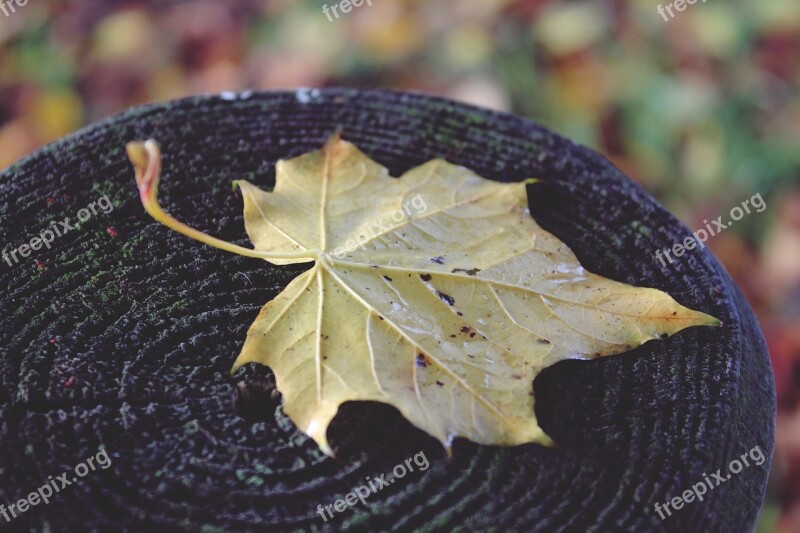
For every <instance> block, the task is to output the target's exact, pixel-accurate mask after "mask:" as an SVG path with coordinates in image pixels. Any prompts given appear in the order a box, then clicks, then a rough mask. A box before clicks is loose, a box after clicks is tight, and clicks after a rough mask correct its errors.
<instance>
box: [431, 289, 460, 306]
mask: <svg viewBox="0 0 800 533" xmlns="http://www.w3.org/2000/svg"><path fill="white" fill-rule="evenodd" d="M436 292H437V294H438V295H439V298H441V299H442V301H443V302H445V303H446V304H447V305H453V304H455V303H456V299H455V298H453V297H452V296H450V295H449V294H445V293H443V292H442V291H436Z"/></svg>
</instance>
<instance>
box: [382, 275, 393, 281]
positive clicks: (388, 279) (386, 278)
mask: <svg viewBox="0 0 800 533" xmlns="http://www.w3.org/2000/svg"><path fill="white" fill-rule="evenodd" d="M383 279H385V280H386V281H392V278H390V277H389V276H383Z"/></svg>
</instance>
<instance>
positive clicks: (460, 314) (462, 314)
mask: <svg viewBox="0 0 800 533" xmlns="http://www.w3.org/2000/svg"><path fill="white" fill-rule="evenodd" d="M456 314H457V315H458V316H464V313H462V312H461V311H456Z"/></svg>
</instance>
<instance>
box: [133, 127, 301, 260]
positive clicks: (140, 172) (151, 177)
mask: <svg viewBox="0 0 800 533" xmlns="http://www.w3.org/2000/svg"><path fill="white" fill-rule="evenodd" d="M126 149H127V152H128V158H129V159H130V160H131V163H133V168H134V170H135V172H136V186H137V187H138V188H139V197H140V198H141V200H142V205H143V206H144V209H145V211H147V213H148V214H149V215H150V216H152V217H153V218H154V219H155V220H156V221H158V222H161V223H162V224H164V225H165V226H167V227H168V228H170V229H173V230H175V231H177V232H178V233H182V234H183V235H186V236H187V237H191V238H192V239H195V240H198V241H200V242H202V243H205V244H209V245H211V246H213V247H215V248H219V249H220V250H225V251H226V252H231V253H234V254H239V255H244V256H247V257H255V258H259V259H309V260H314V259H316V255H315V254H314V252H311V251H305V250H304V251H298V252H282V253H281V252H265V251H259V250H253V249H250V248H244V247H242V246H238V245H236V244H233V243H230V242H228V241H223V240H222V239H217V238H216V237H212V236H211V235H208V234H206V233H203V232H202V231H199V230H197V229H195V228H192V227H190V226H187V225H186V224H184V223H183V222H180V221H179V220H177V219H176V218H173V217H172V216H171V215H170V214H169V213H167V212H166V211H164V209H163V208H162V207H161V204H159V203H158V184H159V180H160V177H161V150H160V149H159V147H158V144H157V143H156V142H155V141H154V140H152V139H150V140H148V141H145V142H141V141H136V142H131V143H128V145H127V146H126Z"/></svg>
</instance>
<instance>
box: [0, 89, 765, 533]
mask: <svg viewBox="0 0 800 533" xmlns="http://www.w3.org/2000/svg"><path fill="white" fill-rule="evenodd" d="M339 128H341V129H342V134H343V137H344V138H345V139H347V140H350V141H353V142H355V143H356V144H357V145H358V146H359V147H360V148H361V149H362V150H364V151H365V152H366V153H367V154H368V155H369V156H371V157H372V158H373V159H375V160H377V161H378V162H380V163H382V164H383V165H385V166H387V167H388V168H389V169H390V171H391V172H392V174H393V175H399V174H400V173H402V172H403V171H405V170H408V169H409V168H411V167H413V166H415V165H418V164H420V163H423V162H424V161H426V160H428V159H430V158H433V157H439V156H442V157H446V158H447V159H448V160H449V161H451V162H454V163H458V164H461V165H464V166H466V167H469V168H471V169H473V170H474V171H476V172H477V173H479V174H481V175H483V176H485V177H487V178H492V179H496V180H501V181H515V180H522V179H525V178H530V177H538V178H542V179H544V180H545V182H540V183H538V184H535V185H530V186H529V196H530V208H531V213H532V215H533V216H534V218H535V219H536V220H537V221H538V222H539V223H540V224H541V225H542V226H543V227H544V228H545V229H547V230H549V231H551V232H552V233H554V234H555V235H556V236H557V237H558V238H560V239H561V240H563V241H564V242H566V243H567V244H568V245H569V246H570V247H571V248H572V250H574V251H575V253H576V254H577V255H578V257H579V259H580V260H581V262H582V263H583V265H584V266H585V267H586V268H587V269H589V270H591V271H594V272H597V273H599V274H602V275H605V276H608V277H611V278H613V279H616V280H619V281H623V282H626V283H630V284H634V285H642V286H649V287H655V288H659V289H662V290H665V291H667V292H669V293H670V294H672V295H673V296H674V297H675V298H676V299H677V300H678V301H680V302H681V303H682V304H684V305H687V306H689V307H691V308H693V309H698V310H702V311H704V312H707V313H710V314H712V315H714V316H716V317H718V318H720V319H721V320H722V321H723V322H724V326H723V327H720V328H694V329H690V330H685V331H683V332H681V333H679V334H678V335H675V336H674V337H672V338H669V339H664V340H661V341H657V342H651V343H648V344H646V345H644V346H642V347H640V348H638V349H636V350H634V351H632V352H630V353H627V354H623V355H619V356H613V357H608V358H604V359H602V360H597V361H591V362H582V361H569V362H562V363H559V364H557V365H555V366H554V367H551V368H549V369H548V370H546V371H545V372H544V373H543V374H542V375H541V376H539V377H538V378H537V380H536V381H535V390H536V396H535V398H536V405H537V407H536V410H537V415H538V417H539V420H540V422H541V424H542V426H543V427H544V429H545V430H546V431H547V432H548V433H549V434H550V435H551V436H552V437H553V438H554V439H555V440H556V441H557V442H558V447H557V448H544V447H541V446H536V445H527V446H518V447H514V448H495V447H485V446H478V445H475V444H472V443H469V442H464V441H461V442H458V443H457V444H456V446H455V450H454V457H453V458H452V459H449V460H448V459H447V458H446V457H445V456H444V452H443V450H442V449H441V447H440V446H439V445H438V444H437V443H436V442H435V441H434V440H433V439H431V438H430V437H428V436H426V435H425V434H423V433H421V432H420V431H418V430H416V429H414V428H413V427H412V426H410V425H409V424H408V423H407V422H405V421H404V420H403V419H402V417H401V416H400V415H399V414H398V412H397V411H396V410H394V409H393V408H391V407H388V406H382V405H377V404H368V403H357V404H347V405H345V406H344V407H343V408H342V410H341V413H340V416H339V417H338V418H337V419H336V421H335V422H334V424H333V425H332V427H331V429H330V432H329V435H330V440H331V442H332V444H333V445H334V447H335V449H336V450H337V451H338V455H339V459H338V460H331V459H328V458H326V457H325V456H323V455H322V454H321V453H320V452H319V450H318V449H317V447H316V445H315V444H314V443H313V442H312V441H311V440H309V439H308V438H306V437H305V436H304V435H303V434H302V433H301V432H299V431H298V430H297V429H296V428H295V427H294V426H293V424H292V423H291V422H290V421H289V420H288V418H287V417H286V416H285V415H284V414H283V413H282V411H281V408H280V396H279V394H278V393H277V392H276V391H275V389H274V378H273V376H272V375H271V373H270V372H269V370H268V369H266V368H263V367H261V368H255V367H254V366H252V365H251V366H248V367H245V368H244V369H242V370H241V371H240V372H239V373H238V374H237V375H235V376H230V375H229V369H230V367H231V365H232V363H233V360H234V359H235V357H236V355H237V354H238V352H239V349H240V348H241V345H242V342H243V340H244V338H245V332H246V330H247V328H248V327H249V325H250V324H251V323H252V321H253V319H254V318H255V316H256V315H257V313H258V311H259V309H260V307H261V306H262V305H264V304H265V303H266V302H267V301H268V300H270V299H272V298H273V297H275V296H276V295H277V294H278V292H280V291H281V290H282V289H283V288H284V287H285V286H286V285H287V284H288V282H289V281H290V280H291V279H293V278H294V277H295V276H296V275H297V273H298V271H301V270H303V269H304V268H305V267H295V268H284V267H272V266H270V265H268V264H267V263H265V262H263V261H259V260H255V259H246V258H243V257H238V256H232V255H229V254H226V253H224V252H221V251H219V250H216V249H212V248H209V247H207V246H203V245H200V244H198V243H197V242H194V241H191V240H189V239H187V238H185V237H183V236H181V235H179V234H177V233H174V232H172V231H170V230H168V229H167V228H165V227H163V226H161V225H160V224H157V223H155V222H154V221H153V220H152V219H151V218H149V217H148V216H147V215H146V214H145V213H144V211H143V209H142V207H141V204H140V203H139V199H138V197H137V194H136V190H135V186H134V183H133V171H132V169H131V166H130V164H129V163H128V161H127V158H126V155H125V152H124V147H125V143H126V142H128V141H131V140H138V139H145V138H151V137H152V138H155V139H157V140H158V141H159V143H160V144H161V147H162V150H163V152H164V179H163V184H162V203H163V204H164V205H165V206H166V207H167V209H168V210H170V211H171V212H172V213H173V214H174V215H175V216H176V217H177V218H179V219H181V220H184V221H186V222H187V223H189V224H191V225H193V226H195V227H197V228H200V229H202V230H204V231H206V232H208V233H210V234H212V235H216V236H219V237H221V238H224V239H226V240H231V241H236V242H239V243H240V244H242V245H247V246H249V242H248V241H247V239H246V236H245V233H244V229H243V220H242V202H241V199H240V198H239V197H238V196H237V194H236V193H235V192H233V191H232V190H231V187H230V182H231V180H233V179H240V178H245V179H248V180H250V181H252V182H254V183H256V184H258V185H260V186H263V187H270V186H272V185H273V184H274V165H275V161H276V160H278V159H280V158H288V157H292V156H296V155H299V154H302V153H304V152H306V151H309V150H313V149H317V148H319V147H320V146H321V145H322V143H323V142H324V141H325V140H326V139H327V137H328V136H329V135H331V134H332V133H334V132H335V131H336V130H337V129H339ZM102 195H107V196H108V197H109V198H110V199H111V200H112V201H113V203H114V210H113V211H111V212H110V213H108V214H104V213H98V214H97V215H96V216H94V217H92V218H91V220H88V221H87V222H86V223H85V224H83V225H82V226H81V227H80V228H79V229H75V230H74V231H70V232H69V233H67V234H65V235H63V236H62V237H59V238H57V239H56V240H55V242H53V244H52V248H51V249H49V250H48V249H43V250H39V251H36V252H34V254H33V255H32V256H30V257H27V258H23V260H22V261H21V262H20V263H19V264H14V265H13V266H12V267H9V266H8V265H7V264H6V263H5V262H3V263H2V264H1V266H0V269H1V270H0V278H2V285H0V286H2V299H1V300H0V311H2V314H0V346H1V347H2V348H0V349H1V350H2V351H1V352H0V449H2V452H3V453H2V455H0V503H3V504H5V505H9V504H10V503H13V502H16V501H17V500H19V499H20V498H24V497H26V496H27V495H28V493H30V492H32V491H35V490H36V489H37V488H38V487H39V486H41V485H42V484H44V483H46V482H47V479H48V476H53V477H55V476H57V475H59V474H61V473H62V472H64V471H69V472H71V471H72V469H73V467H74V466H75V465H77V464H79V463H80V462H82V461H83V460H85V459H86V458H88V457H90V456H93V455H94V454H96V453H97V450H98V447H99V446H104V447H105V449H106V450H107V451H108V454H109V456H110V457H111V459H112V464H111V466H110V467H109V468H108V469H97V470H96V471H93V472H90V473H88V474H87V475H86V476H85V477H84V478H82V479H80V480H78V481H77V482H75V483H74V484H72V485H71V486H69V487H66V488H65V489H63V491H62V492H60V493H58V494H57V495H55V496H53V497H52V498H51V502H50V503H49V504H48V505H43V504H39V505H37V506H36V507H33V508H31V509H30V510H28V511H27V512H26V513H24V514H23V515H22V516H20V517H18V518H16V519H14V520H13V521H12V522H11V523H6V522H5V521H4V519H3V518H2V516H0V529H34V530H41V529H42V528H43V527H45V525H46V526H48V527H49V528H50V530H52V531H70V530H71V531H84V530H99V531H109V530H116V531H121V530H149V531H167V530H169V531H172V530H176V529H185V530H193V531H197V530H204V531H205V530H209V531H210V530H216V529H217V528H219V529H223V530H229V531H240V530H242V531H245V530H263V531H297V530H306V531H334V530H338V529H340V528H344V527H346V528H348V530H352V531H368V530H369V531H375V530H399V531H409V530H417V529H418V530H424V531H433V530H451V529H453V528H456V527H458V526H464V527H466V528H467V529H469V530H473V529H474V530H485V529H491V528H496V529H497V530H502V531H559V530H565V531H586V530H589V531H608V530H635V531H645V530H667V529H682V530H704V531H742V530H747V529H750V528H752V527H753V524H754V523H755V520H756V517H757V513H758V510H759V507H760V504H761V501H762V498H763V494H764V490H765V483H766V479H767V473H768V470H769V460H767V462H766V463H764V464H763V465H761V466H752V467H749V468H745V469H744V470H743V472H742V473H741V474H739V475H737V476H734V477H732V478H731V479H730V480H728V481H727V482H726V483H725V484H724V485H721V486H719V487H717V488H715V489H714V490H712V491H709V493H708V494H707V495H706V497H705V500H704V501H703V502H693V503H690V504H687V505H686V506H685V507H684V508H683V509H681V510H680V511H676V512H673V514H672V516H671V517H669V518H667V520H664V521H662V520H661V519H660V518H659V516H658V514H657V513H656V512H655V510H654V505H655V504H656V503H657V502H659V503H663V502H664V501H666V500H667V499H668V498H671V497H674V496H677V495H679V494H680V493H682V492H683V491H684V490H685V489H687V488H689V487H690V486H691V485H692V484H694V483H697V482H700V481H702V479H703V477H704V475H706V474H710V473H711V472H715V471H716V470H717V469H723V471H725V469H726V468H727V465H728V464H729V462H730V461H731V460H733V459H735V458H737V457H739V456H740V455H741V454H743V453H746V452H747V451H748V450H750V449H752V448H753V447H755V446H759V447H760V449H761V450H763V452H764V454H765V455H766V456H767V457H769V456H770V455H771V452H772V448H773V432H774V416H775V398H774V385H773V381H772V373H771V369H770V366H769V361H768V357H767V352H766V348H765V345H764V342H763V340H762V337H761V334H760V331H759V328H758V326H757V323H756V321H755V318H754V316H753V314H752V312H751V310H750V308H749V307H748V305H747V303H746V302H745V301H744V300H743V299H742V296H741V294H740V293H739V291H738V290H737V289H736V287H734V285H733V284H732V282H731V280H730V278H729V277H728V276H727V275H726V273H725V272H724V270H723V269H722V268H721V267H720V265H719V264H718V263H717V261H716V260H715V259H714V258H713V257H712V256H711V255H710V254H709V253H707V252H706V251H705V250H697V249H696V250H691V251H689V252H687V254H686V255H685V256H683V257H682V258H680V260H679V261H676V262H675V263H673V264H668V265H667V266H666V267H665V266H662V265H661V264H660V263H659V262H658V261H657V260H656V259H655V258H654V253H655V252H656V250H659V249H663V248H666V247H671V246H672V245H673V244H674V243H678V242H681V241H683V240H684V238H685V237H687V236H688V235H689V231H688V230H687V228H685V227H684V226H683V225H681V224H680V223H679V222H678V221H677V220H676V219H675V218H674V217H673V216H671V215H670V214H669V213H668V212H666V211H665V210H664V209H663V208H662V207H660V206H659V205H658V204H657V203H656V202H655V201H654V200H653V199H652V198H651V197H650V196H649V195H648V194H647V193H646V192H644V191H643V190H642V189H641V188H640V187H639V186H637V185H636V184H634V183H633V182H632V181H631V180H629V179H627V178H626V177H625V176H624V175H622V173H621V172H620V171H618V170H617V169H615V168H614V167H613V166H612V165H611V164H610V163H608V162H607V161H606V160H605V159H603V158H602V157H601V156H599V155H597V154H595V153H593V152H591V151H589V150H587V149H585V148H582V147H579V146H576V145H574V144H572V143H571V142H569V141H568V140H566V139H564V138H562V137H560V136H558V135H556V134H553V133H551V132H549V131H547V130H545V129H543V128H542V127H540V126H538V125H536V124H534V123H532V122H530V121H527V120H524V119H521V118H517V117H514V116H510V115H506V114H501V113H494V112H490V111H485V110H481V109H476V108H473V107H469V106H465V105H461V104H456V103H453V102H450V101H447V100H442V99H438V98H432V97H428V96H421V95H413V94H404V93H394V92H382V91H357V90H323V91H299V92H297V93H293V92H277V93H274V92H273V93H251V94H240V95H228V96H227V97H226V96H221V97H197V98H190V99H185V100H180V101H176V102H170V103H166V104H159V105H151V106H145V107H140V108H135V109H132V110H130V111H127V112H125V113H123V114H121V115H118V116H116V117H113V118H111V119H109V120H106V121H104V122H101V123H99V124H96V125H93V126H91V127H89V128H86V129H84V130H82V131H80V132H78V133H77V134H76V135H73V136H71V137H68V138H66V139H63V140H61V141H59V142H56V143H54V144H52V145H49V146H46V147H44V148H42V149H41V150H39V151H37V152H36V153H34V154H33V155H31V156H30V157H28V158H26V159H24V160H23V161H21V162H19V163H18V164H16V165H14V166H12V167H11V168H9V169H6V170H5V171H3V172H2V173H0V209H2V225H1V226H2V227H0V242H2V243H5V245H6V249H10V248H13V247H16V246H19V245H20V244H22V243H23V242H28V241H29V240H30V239H31V238H32V237H33V236H35V235H37V234H38V233H39V232H40V231H42V230H43V229H46V227H47V226H48V225H49V224H50V222H51V221H52V220H63V219H64V217H70V218H71V219H74V218H75V216H76V213H77V211H78V210H79V209H80V208H82V207H86V206H87V205H88V204H90V203H91V202H92V201H95V200H97V199H98V198H99V197H101V196H102ZM109 228H111V229H109ZM34 260H36V261H38V262H39V263H37V262H35V261H34ZM419 452H424V454H425V457H426V458H427V459H428V460H429V461H430V467H429V468H427V469H426V470H425V471H421V467H418V468H416V469H415V471H414V472H412V473H409V474H407V475H406V476H405V477H404V478H403V479H401V480H398V481H397V482H395V483H394V484H392V485H391V486H389V487H387V488H385V489H383V490H381V491H379V492H377V493H375V494H372V495H370V496H369V498H368V499H367V502H366V505H364V504H361V503H358V504H356V505H355V506H353V507H351V508H348V509H347V510H345V511H344V512H340V513H336V516H335V517H334V518H332V519H330V518H329V519H328V520H327V522H326V521H323V519H322V518H321V517H320V515H319V514H318V512H317V506H318V505H320V504H321V505H322V506H325V505H331V504H333V502H334V501H335V500H336V499H337V498H341V497H343V496H344V495H345V494H346V493H348V492H349V491H351V490H353V489H354V488H355V487H357V486H359V485H362V484H364V483H365V478H366V476H372V477H373V478H374V477H375V476H378V475H380V474H384V473H390V472H391V470H392V468H393V467H394V466H395V465H398V464H401V463H404V462H405V460H406V459H408V458H411V457H413V456H414V455H416V454H418V453H419Z"/></svg>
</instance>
